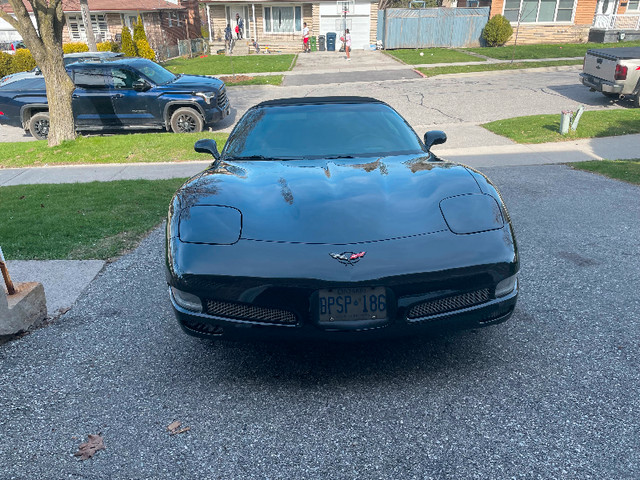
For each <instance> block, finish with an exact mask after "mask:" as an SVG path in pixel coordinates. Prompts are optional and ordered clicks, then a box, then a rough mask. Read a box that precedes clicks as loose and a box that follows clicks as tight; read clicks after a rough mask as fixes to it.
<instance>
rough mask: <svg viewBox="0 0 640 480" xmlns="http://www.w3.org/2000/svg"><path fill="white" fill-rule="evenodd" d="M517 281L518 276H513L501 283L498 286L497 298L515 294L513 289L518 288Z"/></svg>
mask: <svg viewBox="0 0 640 480" xmlns="http://www.w3.org/2000/svg"><path fill="white" fill-rule="evenodd" d="M517 281H518V276H517V275H512V276H510V277H508V278H505V279H504V280H502V281H501V282H499V283H498V285H496V297H504V296H505V295H509V294H510V293H511V292H513V289H514V288H516V283H517Z"/></svg>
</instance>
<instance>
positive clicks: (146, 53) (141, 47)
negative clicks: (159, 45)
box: [136, 40, 156, 61]
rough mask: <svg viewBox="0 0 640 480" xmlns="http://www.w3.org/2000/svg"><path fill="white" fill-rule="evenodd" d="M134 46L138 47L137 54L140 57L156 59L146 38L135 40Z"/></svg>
mask: <svg viewBox="0 0 640 480" xmlns="http://www.w3.org/2000/svg"><path fill="white" fill-rule="evenodd" d="M136 47H138V56H139V57H142V58H148V59H149V60H154V61H155V59H156V52H154V51H153V49H152V48H151V45H149V42H147V41H146V40H138V41H137V42H136Z"/></svg>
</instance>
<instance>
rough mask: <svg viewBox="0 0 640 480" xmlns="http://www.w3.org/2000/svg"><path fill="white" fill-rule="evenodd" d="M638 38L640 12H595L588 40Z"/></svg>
mask: <svg viewBox="0 0 640 480" xmlns="http://www.w3.org/2000/svg"><path fill="white" fill-rule="evenodd" d="M631 40H640V13H638V14H624V15H621V14H615V13H612V14H596V16H595V17H594V19H593V26H592V27H591V30H590V31H589V41H590V42H598V43H615V42H620V41H627V42H628V41H631Z"/></svg>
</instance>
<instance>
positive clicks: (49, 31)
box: [0, 0, 76, 147]
mask: <svg viewBox="0 0 640 480" xmlns="http://www.w3.org/2000/svg"><path fill="white" fill-rule="evenodd" d="M28 6H29V7H31V10H32V11H33V15H34V17H35V25H34V24H33V23H32V21H31V17H30V15H29V11H28V10H27V7H28ZM7 7H10V9H9V8H7ZM0 18H1V19H2V20H4V21H5V22H7V23H8V24H9V25H11V26H12V27H13V28H15V29H16V30H17V31H18V33H19V34H20V35H21V36H22V39H23V40H24V43H25V45H26V46H27V47H28V48H29V50H30V51H31V54H32V55H33V58H34V59H35V61H36V64H37V65H38V67H40V70H41V71H42V74H43V76H44V81H45V85H46V89H47V103H48V109H49V113H48V118H47V117H44V116H43V115H46V114H42V115H41V117H42V118H41V121H46V122H47V123H48V124H49V134H48V136H47V141H48V144H49V146H50V147H53V146H56V145H60V144H61V143H62V142H63V141H64V140H73V139H74V138H75V137H76V131H75V125H74V122H73V110H72V108H71V95H72V94H73V91H74V89H75V85H74V84H73V82H72V81H71V78H69V75H67V71H66V70H65V68H64V62H63V60H62V29H63V27H64V22H65V17H64V13H63V11H62V0H27V1H26V2H23V0H3V1H0Z"/></svg>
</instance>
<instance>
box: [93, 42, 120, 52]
mask: <svg viewBox="0 0 640 480" xmlns="http://www.w3.org/2000/svg"><path fill="white" fill-rule="evenodd" d="M96 47H97V48H98V51H99V52H119V51H120V45H118V42H100V43H97V44H96Z"/></svg>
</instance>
